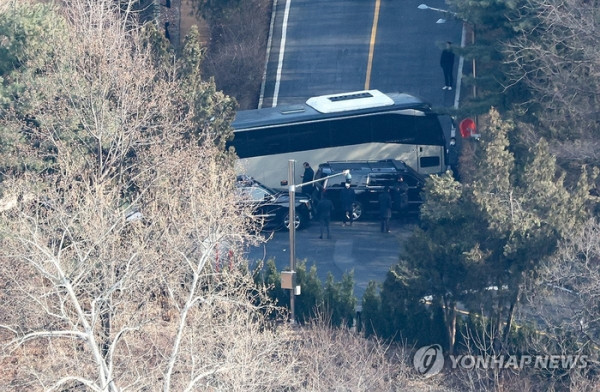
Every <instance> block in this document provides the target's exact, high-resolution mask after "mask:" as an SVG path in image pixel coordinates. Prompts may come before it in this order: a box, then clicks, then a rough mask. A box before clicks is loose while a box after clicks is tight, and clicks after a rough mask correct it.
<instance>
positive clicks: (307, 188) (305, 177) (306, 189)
mask: <svg viewBox="0 0 600 392" xmlns="http://www.w3.org/2000/svg"><path fill="white" fill-rule="evenodd" d="M314 178H315V171H314V170H313V169H312V167H310V163H308V162H304V174H302V182H303V183H304V182H309V181H312V180H313V179H314ZM314 189H315V187H314V184H309V185H302V193H306V194H307V195H309V196H310V195H312V193H313V191H314Z"/></svg>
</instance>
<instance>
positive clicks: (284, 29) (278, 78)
mask: <svg viewBox="0 0 600 392" xmlns="http://www.w3.org/2000/svg"><path fill="white" fill-rule="evenodd" d="M291 4H292V0H286V2H285V12H284V14H283V25H282V27H281V44H280V45H279V63H278V64H277V74H276V75H275V91H274V92H273V105H272V106H273V107H275V106H277V99H278V98H279V86H280V84H281V71H282V70H283V56H284V55H285V40H286V38H287V24H288V19H289V16H290V6H291Z"/></svg>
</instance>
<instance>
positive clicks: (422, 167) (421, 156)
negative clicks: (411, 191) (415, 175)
mask: <svg viewBox="0 0 600 392" xmlns="http://www.w3.org/2000/svg"><path fill="white" fill-rule="evenodd" d="M444 165H445V163H444V147H442V146H428V145H420V146H418V147H417V171H418V172H419V173H421V174H436V173H442V172H443V171H444V170H445V166H444Z"/></svg>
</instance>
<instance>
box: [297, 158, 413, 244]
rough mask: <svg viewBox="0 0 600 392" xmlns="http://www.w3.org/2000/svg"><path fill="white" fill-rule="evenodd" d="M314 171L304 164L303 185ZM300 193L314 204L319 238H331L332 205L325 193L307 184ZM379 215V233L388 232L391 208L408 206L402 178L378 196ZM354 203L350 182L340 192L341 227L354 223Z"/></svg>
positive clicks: (400, 208)
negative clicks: (304, 194)
mask: <svg viewBox="0 0 600 392" xmlns="http://www.w3.org/2000/svg"><path fill="white" fill-rule="evenodd" d="M314 174H315V173H314V171H313V169H312V168H311V167H310V164H309V163H308V162H304V174H303V175H302V181H303V183H307V182H310V181H312V180H313V178H314ZM302 192H303V193H306V194H309V195H312V200H313V203H314V204H315V212H316V216H317V217H318V219H319V222H320V235H319V238H320V239H323V236H324V235H327V237H326V238H327V239H330V238H331V233H330V230H329V224H330V222H331V215H332V213H333V211H334V204H333V202H332V201H331V200H330V199H329V197H328V195H327V192H325V191H324V190H323V189H322V188H320V187H319V186H318V185H317V186H315V185H314V184H307V185H303V186H302ZM378 201H379V215H380V218H381V232H382V233H389V232H390V219H391V217H392V208H393V207H394V206H397V208H398V209H399V210H404V209H406V208H407V206H408V185H407V184H406V183H405V182H404V177H402V176H398V178H397V181H396V184H394V185H393V186H392V187H390V186H386V187H385V189H384V192H382V193H381V194H380V195H379V200H378ZM355 202H356V192H355V191H354V189H353V188H352V186H351V183H350V181H346V182H345V183H344V188H343V189H342V190H341V192H340V204H341V207H342V210H343V211H342V217H343V220H342V225H343V226H352V223H353V222H354V204H355Z"/></svg>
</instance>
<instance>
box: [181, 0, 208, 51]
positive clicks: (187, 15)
mask: <svg viewBox="0 0 600 392" xmlns="http://www.w3.org/2000/svg"><path fill="white" fill-rule="evenodd" d="M193 25H196V26H198V31H199V32H200V37H201V39H202V43H203V44H204V45H205V46H207V45H208V40H209V37H210V35H209V31H208V26H207V25H206V23H205V22H204V20H202V18H200V17H196V16H195V15H194V14H193V12H192V2H191V0H181V24H180V29H181V38H182V39H183V37H185V36H186V35H187V33H188V31H190V28H191V27H192V26H193Z"/></svg>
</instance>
